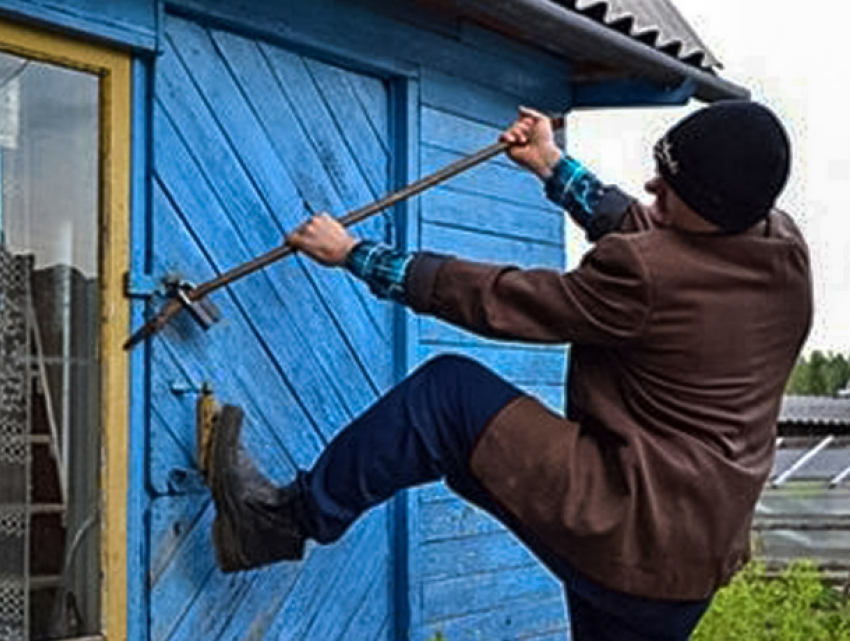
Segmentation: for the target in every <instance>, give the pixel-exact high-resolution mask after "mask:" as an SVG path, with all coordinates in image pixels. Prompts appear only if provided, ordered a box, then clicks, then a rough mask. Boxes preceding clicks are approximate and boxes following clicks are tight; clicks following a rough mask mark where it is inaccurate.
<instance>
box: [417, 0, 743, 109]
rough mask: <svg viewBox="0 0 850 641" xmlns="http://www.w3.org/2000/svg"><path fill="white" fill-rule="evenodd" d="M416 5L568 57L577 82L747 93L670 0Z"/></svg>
mask: <svg viewBox="0 0 850 641" xmlns="http://www.w3.org/2000/svg"><path fill="white" fill-rule="evenodd" d="M417 2H420V3H424V4H429V5H432V6H433V7H435V8H437V10H439V11H441V12H444V13H447V14H449V15H453V16H455V17H458V18H462V19H463V18H465V19H469V20H471V21H473V22H477V23H479V24H482V25H484V26H485V27H487V28H489V29H493V30H495V31H498V32H500V33H503V34H505V35H507V36H508V37H510V38H513V39H516V40H519V41H523V42H526V43H529V44H531V45H532V46H535V47H538V48H540V49H543V50H545V51H547V52H549V53H553V54H555V55H556V56H563V57H567V58H568V59H570V60H571V61H572V62H574V63H576V69H575V74H574V76H573V80H574V82H576V83H579V84H593V83H596V82H600V83H601V82H605V81H606V80H618V79H625V80H631V79H634V80H642V81H648V82H650V83H654V84H656V85H660V86H664V87H667V88H668V89H672V88H675V87H678V86H681V85H682V84H683V83H685V82H687V81H691V82H693V83H694V85H695V89H694V96H695V97H696V98H698V99H699V100H704V101H707V102H712V101H715V100H722V99H727V98H747V97H749V91H748V90H747V89H746V88H744V87H741V86H739V85H736V84H734V83H733V82H730V81H728V80H725V79H724V78H722V77H721V76H720V75H719V74H718V73H717V70H718V69H719V68H720V63H719V62H718V60H717V58H716V57H715V56H714V55H713V54H712V53H711V52H710V51H709V49H708V47H707V46H706V45H705V43H703V42H702V40H700V38H699V36H697V34H696V32H695V31H694V29H693V28H692V27H691V26H690V25H689V24H688V22H687V21H686V20H685V19H684V18H683V17H682V15H681V14H680V13H679V11H678V10H677V9H676V7H675V6H674V4H673V0H417ZM584 106H588V105H584ZM609 106H610V105H609Z"/></svg>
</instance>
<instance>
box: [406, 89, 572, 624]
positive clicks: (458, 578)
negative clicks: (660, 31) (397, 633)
mask: <svg viewBox="0 0 850 641" xmlns="http://www.w3.org/2000/svg"><path fill="white" fill-rule="evenodd" d="M421 93H422V103H423V104H422V109H421V121H420V136H421V141H420V142H421V167H422V171H423V172H427V171H430V170H432V169H434V168H436V167H438V166H440V165H442V164H444V163H446V162H450V161H451V160H453V159H455V158H457V157H458V156H460V155H462V154H467V153H470V152H472V151H473V150H475V149H477V148H479V147H482V146H484V145H486V144H488V143H490V142H492V141H493V140H495V139H496V137H497V136H498V134H499V132H500V130H501V129H502V127H503V126H504V125H505V124H506V123H508V122H510V121H511V120H512V119H513V118H514V117H515V113H516V107H517V103H516V100H515V99H514V98H512V97H511V96H510V95H506V94H500V93H498V92H496V91H494V90H493V89H492V88H485V87H482V86H480V85H476V84H475V83H470V82H464V83H461V82H458V81H457V79H455V78H452V77H450V76H447V75H445V74H442V73H438V72H427V73H425V74H423V79H422V85H421ZM420 211H421V226H420V241H421V246H422V247H423V248H425V249H429V250H431V251H442V252H446V253H450V254H455V255H458V256H461V257H464V258H470V259H473V260H480V261H484V262H494V263H509V264H516V265H519V266H522V267H549V268H556V269H557V268H560V267H561V266H562V265H563V261H564V250H563V215H562V213H561V212H560V211H558V210H556V209H555V208H554V207H553V206H551V205H550V204H548V203H547V201H546V200H545V198H544V197H543V194H542V189H541V185H540V183H539V181H537V180H536V179H535V178H533V177H532V176H530V175H529V174H527V173H525V172H522V171H520V170H518V169H516V168H515V167H514V166H513V165H512V164H511V163H510V161H508V160H507V159H504V158H500V159H498V160H496V161H493V162H491V163H489V164H488V165H486V166H483V167H481V168H478V169H475V170H473V171H471V172H469V173H467V174H465V175H463V176H460V177H458V178H457V179H456V180H453V181H451V182H450V183H448V184H447V185H446V186H444V187H440V188H438V189H435V190H433V191H432V192H430V193H428V194H426V195H425V196H424V197H423V198H422V201H421V206H420ZM416 328H417V334H418V335H417V337H416V341H417V345H418V349H417V351H418V355H419V357H420V358H422V359H426V358H429V357H431V356H433V355H435V354H438V353H443V352H454V353H462V354H466V355H469V356H471V357H473V358H475V359H477V360H479V361H480V362H482V363H484V364H485V365H487V366H489V367H491V368H492V369H494V370H495V371H497V372H499V373H500V374H502V375H504V376H506V377H507V378H509V379H510V380H511V381H513V382H514V383H516V384H518V385H520V386H521V387H523V388H524V389H526V390H527V391H529V392H530V393H532V394H534V395H536V396H538V397H539V398H541V400H543V401H544V402H545V403H547V404H549V405H551V406H553V407H556V408H558V409H560V408H561V407H562V404H563V384H564V365H565V353H564V349H563V347H558V346H541V345H527V344H521V343H507V342H495V341H489V340H485V339H482V338H479V337H477V336H474V335H472V334H470V333H468V332H465V331H462V330H459V329H456V328H452V327H449V326H447V325H445V324H442V323H439V322H436V321H434V320H433V319H428V318H420V319H419V320H418V321H417V323H416ZM408 504H409V510H410V512H411V515H410V522H411V524H412V525H411V540H410V559H411V563H410V567H411V580H410V583H411V593H412V595H413V598H412V599H411V602H412V604H413V608H414V609H413V612H412V619H413V627H414V630H413V635H412V638H414V639H416V640H417V641H422V640H424V639H427V638H428V637H429V636H430V635H432V634H434V633H435V632H437V631H441V632H443V633H444V634H445V635H446V636H447V638H448V639H450V640H451V641H456V640H460V641H472V640H473V639H475V640H478V639H526V638H528V639H532V638H533V639H538V638H540V639H544V638H553V639H555V638H563V636H564V633H565V632H564V627H565V622H564V615H565V607H564V602H563V596H562V594H561V588H560V585H559V584H558V583H557V581H556V580H554V579H553V578H552V577H551V576H550V575H549V574H548V573H547V572H546V571H545V570H543V569H542V568H541V566H540V565H539V563H538V562H537V560H536V559H534V558H533V556H532V555H531V554H530V553H529V552H528V551H527V550H526V549H525V548H524V547H523V546H522V545H521V544H520V543H519V542H518V541H517V539H516V538H515V537H514V536H513V535H512V534H510V533H509V532H507V531H506V530H505V529H504V528H503V527H502V526H501V525H500V524H499V523H497V522H496V521H495V520H494V519H492V518H491V517H489V516H488V515H486V514H485V513H483V512H482V511H480V510H478V509H477V508H475V507H472V506H470V505H469V504H467V503H464V502H462V501H461V500H459V499H458V498H457V497H455V496H454V495H453V494H452V493H451V492H450V491H449V490H447V489H446V488H445V487H444V486H443V485H436V486H432V487H428V488H423V489H420V490H417V491H415V492H413V493H412V496H411V497H410V500H409V503H408Z"/></svg>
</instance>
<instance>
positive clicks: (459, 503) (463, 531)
mask: <svg viewBox="0 0 850 641" xmlns="http://www.w3.org/2000/svg"><path fill="white" fill-rule="evenodd" d="M419 520H420V528H419V537H420V540H421V541H423V542H430V541H444V540H449V539H456V538H458V537H475V536H478V535H480V534H492V533H494V532H499V531H501V530H502V525H501V524H500V523H499V522H498V521H497V520H496V519H495V518H493V517H492V516H490V515H489V514H487V513H486V512H484V511H483V510H481V509H479V508H477V507H475V506H474V505H472V504H471V503H467V502H466V501H464V500H462V499H459V498H456V499H452V500H449V501H439V502H428V503H422V504H420V514H419Z"/></svg>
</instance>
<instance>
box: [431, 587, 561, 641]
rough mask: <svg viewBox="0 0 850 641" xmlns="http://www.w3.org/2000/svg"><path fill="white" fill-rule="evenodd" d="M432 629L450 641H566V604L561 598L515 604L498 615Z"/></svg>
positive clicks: (448, 622)
mask: <svg viewBox="0 0 850 641" xmlns="http://www.w3.org/2000/svg"><path fill="white" fill-rule="evenodd" d="M432 626H433V627H432V629H433V631H434V632H436V631H440V632H442V633H443V634H444V635H445V636H446V638H447V639H449V640H450V641H483V640H485V639H486V640H488V641H489V640H493V639H505V640H507V639H522V640H523V641H531V640H532V639H534V640H538V641H543V639H547V640H548V639H552V640H554V639H557V640H558V641H565V639H566V637H565V634H566V629H565V628H566V622H565V604H564V601H563V599H562V598H546V599H542V600H540V601H531V602H523V603H514V604H512V605H511V606H509V607H506V608H504V609H500V610H497V611H490V612H485V613H482V614H473V615H470V616H461V617H458V618H455V619H449V620H446V621H441V622H440V623H435V624H432Z"/></svg>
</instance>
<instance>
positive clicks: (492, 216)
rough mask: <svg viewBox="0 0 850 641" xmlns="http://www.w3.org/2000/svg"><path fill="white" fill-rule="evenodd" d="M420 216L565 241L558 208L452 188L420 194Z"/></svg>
mask: <svg viewBox="0 0 850 641" xmlns="http://www.w3.org/2000/svg"><path fill="white" fill-rule="evenodd" d="M541 196H542V187H541ZM541 202H542V199H541ZM422 218H423V220H426V221H428V222H431V223H438V224H441V225H445V226H451V227H457V228H459V229H464V230H467V231H473V232H477V231H481V232H486V233H487V234H492V235H501V236H506V237H509V238H516V239H521V240H531V241H534V242H539V243H545V244H550V245H554V246H561V247H563V244H564V216H563V214H561V212H559V211H553V210H549V209H540V208H538V207H528V206H518V205H514V204H512V203H509V202H505V201H504V200H501V199H499V198H495V197H491V196H488V195H481V194H469V193H464V192H462V191H458V190H454V189H451V188H436V189H433V190H432V191H430V192H427V193H425V194H423V196H422ZM562 252H563V250H562Z"/></svg>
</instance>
